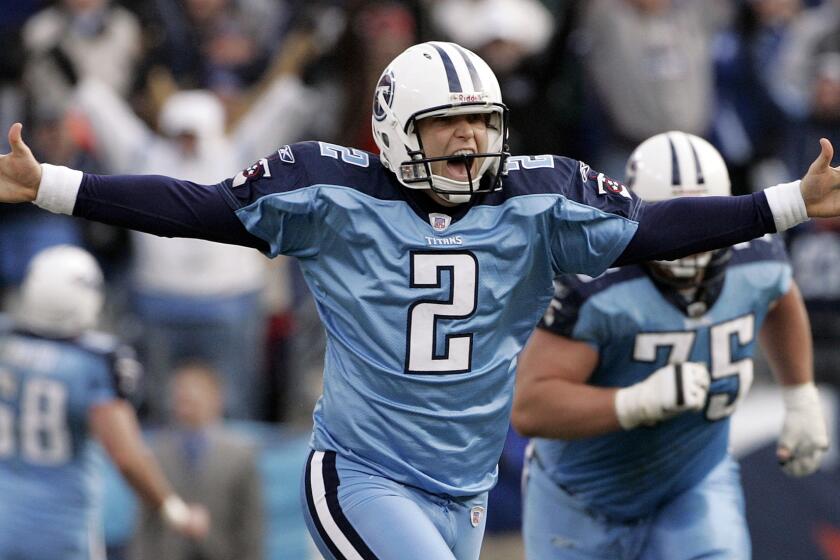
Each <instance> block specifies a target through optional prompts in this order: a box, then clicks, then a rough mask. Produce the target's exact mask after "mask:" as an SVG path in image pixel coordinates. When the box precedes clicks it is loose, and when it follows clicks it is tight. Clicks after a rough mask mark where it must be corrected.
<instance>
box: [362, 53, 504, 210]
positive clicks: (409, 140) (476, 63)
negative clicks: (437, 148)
mask: <svg viewBox="0 0 840 560" xmlns="http://www.w3.org/2000/svg"><path fill="white" fill-rule="evenodd" d="M482 113H483V114H487V115H489V117H488V126H487V133H488V142H487V151H486V152H485V153H480V154H463V155H457V156H444V157H434V158H429V157H427V155H426V153H425V152H424V150H423V144H422V141H421V139H420V138H419V135H418V134H417V121H418V120H420V119H424V118H428V117H440V116H453V115H465V114H482ZM507 119H508V110H507V107H505V105H504V104H503V103H502V94H501V90H500V89H499V82H498V80H496V76H495V75H494V74H493V71H492V70H491V69H490V67H489V66H488V65H487V63H486V62H484V60H482V59H481V58H480V57H479V56H478V55H476V54H475V53H473V52H470V51H468V50H467V49H465V48H463V47H461V46H459V45H456V44H455V43H443V42H429V43H421V44H419V45H414V46H412V47H409V48H408V49H406V50H405V51H404V52H403V53H402V54H400V55H399V56H397V57H396V58H395V59H394V60H393V61H392V62H391V64H390V65H388V67H387V68H386V69H385V71H384V72H383V73H382V77H381V78H380V79H379V83H378V84H377V86H376V90H375V91H374V96H373V116H372V118H371V122H372V126H373V137H374V140H375V141H376V145H377V146H378V147H379V150H380V151H381V160H382V163H383V165H385V167H387V168H388V169H390V170H391V171H393V172H394V173H395V174H396V176H397V180H399V182H400V183H402V184H403V185H404V186H406V187H408V188H410V189H431V190H433V191H434V192H436V193H438V194H439V195H441V196H442V197H443V198H444V199H446V200H448V201H450V202H454V203H462V202H467V201H469V200H470V197H471V196H472V195H474V194H478V193H485V192H492V191H495V190H498V189H500V188H501V180H502V174H503V173H504V169H505V161H506V159H507V157H508V156H509V154H508V153H507V146H506V142H507V134H508V131H507ZM476 158H482V159H479V161H480V162H481V166H480V168H479V171H478V174H477V176H476V177H471V176H470V175H469V168H470V166H471V164H472V161H473V160H474V159H476ZM443 160H446V161H456V162H461V163H464V164H465V165H466V167H467V169H468V172H467V180H466V181H456V180H454V179H450V178H447V177H442V176H440V175H433V174H432V168H431V166H430V163H431V162H434V161H443Z"/></svg>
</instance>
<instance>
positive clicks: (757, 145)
mask: <svg viewBox="0 0 840 560" xmlns="http://www.w3.org/2000/svg"><path fill="white" fill-rule="evenodd" d="M801 10H802V0H750V1H748V2H743V3H741V6H740V9H739V12H738V17H737V18H736V20H735V23H734V25H733V26H732V28H731V29H730V30H728V31H727V32H724V33H721V34H720V36H719V37H718V39H717V41H716V42H715V49H714V51H715V59H716V71H717V74H716V82H717V83H716V88H715V89H716V92H717V100H716V101H717V105H718V107H717V110H716V115H715V132H714V140H715V142H716V144H718V146H719V148H720V151H721V154H723V156H724V158H725V159H726V161H727V163H728V164H729V167H730V175H731V176H732V187H733V194H744V193H746V192H752V191H754V190H756V189H757V188H761V187H762V186H763V185H768V184H775V183H780V182H785V181H788V180H790V177H789V176H788V172H787V170H786V168H785V166H784V163H783V160H782V154H783V150H784V143H785V141H786V137H787V134H788V130H789V129H790V127H791V125H792V123H791V119H790V117H789V116H788V115H787V113H786V112H785V111H784V107H783V103H782V101H781V100H780V99H779V95H778V87H777V85H776V84H777V81H778V79H779V75H778V74H779V68H780V59H781V55H782V52H783V48H782V47H783V45H784V44H785V41H786V40H787V39H788V37H789V35H790V33H791V27H792V24H793V22H794V21H796V18H797V17H798V16H799V14H800V12H801Z"/></svg>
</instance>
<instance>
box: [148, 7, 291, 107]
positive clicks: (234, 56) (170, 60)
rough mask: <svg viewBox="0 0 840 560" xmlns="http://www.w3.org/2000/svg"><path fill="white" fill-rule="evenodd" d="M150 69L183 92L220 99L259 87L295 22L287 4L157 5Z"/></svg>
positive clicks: (152, 34)
mask: <svg viewBox="0 0 840 560" xmlns="http://www.w3.org/2000/svg"><path fill="white" fill-rule="evenodd" d="M153 5H154V7H155V8H156V12H157V16H158V18H157V28H156V29H155V31H154V32H153V33H151V40H152V53H151V60H150V61H149V63H150V64H151V65H156V64H160V65H163V66H164V67H165V68H167V69H168V70H169V71H170V72H171V73H172V75H173V76H174V77H175V80H176V81H177V84H178V86H179V87H180V88H183V89H195V88H208V89H212V90H213V91H215V92H216V93H217V94H224V92H226V91H230V90H234V91H236V90H239V89H241V88H243V87H247V86H249V85H252V84H254V83H255V82H256V81H257V80H258V79H259V78H260V76H261V75H262V73H263V72H264V70H265V68H266V66H267V63H268V61H269V59H270V57H271V55H272V53H273V52H274V50H275V49H276V47H277V46H278V44H279V41H280V38H281V37H282V31H283V29H284V23H285V20H287V19H288V18H289V17H290V14H289V13H288V7H287V5H286V2H284V1H282V0H156V1H155V2H153Z"/></svg>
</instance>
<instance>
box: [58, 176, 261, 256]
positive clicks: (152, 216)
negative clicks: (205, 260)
mask: <svg viewBox="0 0 840 560" xmlns="http://www.w3.org/2000/svg"><path fill="white" fill-rule="evenodd" d="M73 215H74V216H79V217H81V218H86V219H89V220H94V221H97V222H102V223H105V224H110V225H115V226H120V227H127V228H130V229H134V230H137V231H144V232H146V233H152V234H154V235H159V236H162V237H193V238H198V239H206V240H208V241H217V242H219V243H229V244H233V245H242V246H245V247H253V248H255V249H260V250H262V251H265V250H266V249H267V245H266V244H265V242H263V241H262V240H261V239H259V238H258V237H255V236H254V235H251V234H250V233H248V231H247V230H246V229H245V227H244V226H243V225H242V223H241V222H240V221H239V219H237V217H236V215H235V214H234V212H233V210H232V209H231V208H230V206H229V205H228V204H227V203H226V201H225V198H224V197H223V195H222V192H221V190H220V187H219V185H198V184H196V183H192V182H190V181H181V180H177V179H172V178H170V177H163V176H160V175H91V174H87V173H86V174H85V175H84V177H83V179H82V184H81V187H80V188H79V193H78V196H77V198H76V205H75V206H74V208H73Z"/></svg>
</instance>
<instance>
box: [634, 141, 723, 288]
mask: <svg viewBox="0 0 840 560" xmlns="http://www.w3.org/2000/svg"><path fill="white" fill-rule="evenodd" d="M624 175H625V184H626V185H627V186H628V187H629V188H630V189H632V190H633V192H635V193H636V194H637V195H638V196H639V198H641V199H642V200H646V201H650V202H656V201H660V200H669V199H672V198H677V197H680V196H729V195H730V194H731V193H732V191H731V184H730V181H729V171H728V170H727V168H726V163H725V162H724V161H723V157H722V156H721V155H720V153H719V152H718V151H717V150H716V149H715V147H714V146H712V145H711V144H710V143H709V142H707V141H706V140H704V139H703V138H700V137H699V136H695V135H693V134H687V133H685V132H678V131H671V132H665V133H662V134H657V135H656V136H652V137H650V138H648V139H647V140H645V141H644V142H642V143H641V144H640V145H639V146H638V147H637V148H636V149H635V150H634V151H633V153H632V154H631V155H630V158H629V159H628V160H627V167H626V169H625V174H624ZM727 252H728V249H724V250H722V251H708V252H705V253H699V254H697V255H692V256H689V257H684V258H682V259H676V260H673V261H654V262H652V263H649V264H650V269H651V271H652V272H653V273H654V274H655V275H656V276H657V278H659V279H660V280H663V281H665V282H668V283H669V284H672V285H675V286H677V287H690V286H694V285H697V284H698V283H700V282H701V281H703V280H708V278H706V277H705V276H706V269H707V268H708V267H709V266H712V265H715V264H722V263H724V262H725V260H726V256H727V254H728V253H727Z"/></svg>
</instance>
